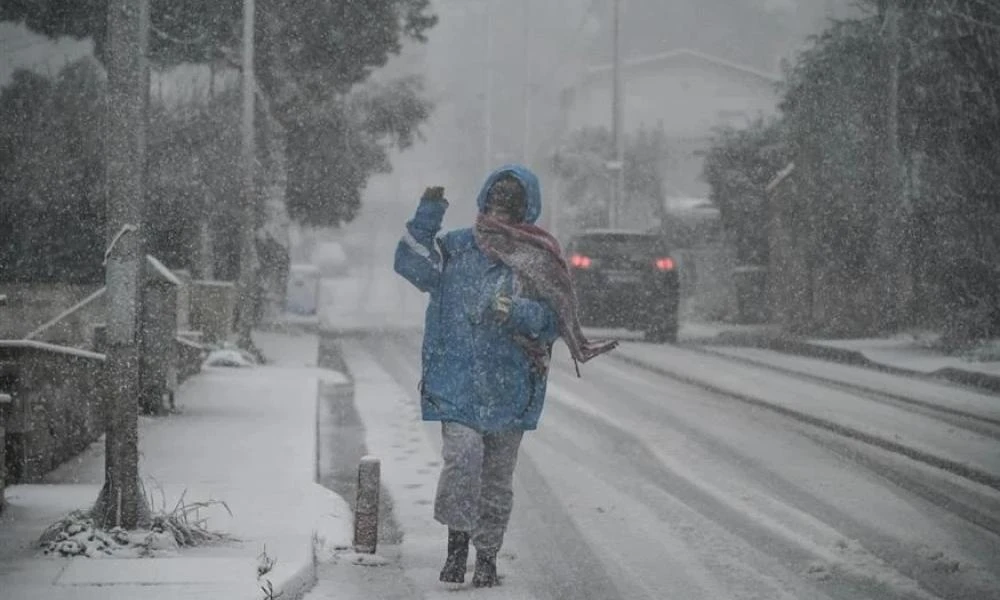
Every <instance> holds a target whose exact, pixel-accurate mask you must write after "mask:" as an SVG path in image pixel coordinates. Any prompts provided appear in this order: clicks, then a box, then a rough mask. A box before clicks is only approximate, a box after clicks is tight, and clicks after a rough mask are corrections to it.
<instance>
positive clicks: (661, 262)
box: [656, 256, 676, 271]
mask: <svg viewBox="0 0 1000 600" xmlns="http://www.w3.org/2000/svg"><path fill="white" fill-rule="evenodd" d="M675 266H676V265H675V264H674V259H672V258H670V257H669V256H667V257H665V258H658V259H656V268H657V269H659V270H661V271H673V270H674V267H675Z"/></svg>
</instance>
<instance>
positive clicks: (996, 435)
mask: <svg viewBox="0 0 1000 600" xmlns="http://www.w3.org/2000/svg"><path fill="white" fill-rule="evenodd" d="M685 349H686V350H689V351H691V352H697V353H700V354H704V355H706V356H712V357H715V358H721V359H723V360H729V361H732V362H734V363H739V364H743V365H750V366H753V367H759V368H762V369H768V370H771V371H775V372H778V373H782V374H783V375H786V376H788V377H793V378H797V379H801V380H803V381H812V382H816V383H821V384H823V385H827V386H830V387H833V388H838V389H841V390H846V391H848V392H851V393H853V394H855V395H858V396H862V397H864V398H867V399H869V400H871V401H873V402H881V403H883V404H890V405H892V406H895V407H898V408H902V409H904V410H909V411H911V412H916V413H918V414H922V415H929V416H932V417H934V418H937V419H940V420H942V421H944V422H946V423H949V424H951V425H955V426H958V427H962V428H966V429H969V430H970V431H974V432H976V433H979V434H980V435H985V436H988V437H991V438H993V439H996V440H1000V418H995V417H992V416H989V415H985V414H981V413H976V412H972V411H970V410H964V409H959V408H954V407H951V406H946V405H943V404H941V403H937V402H933V401H929V400H924V399H920V398H913V397H910V396H906V395H903V394H899V393H894V392H888V391H885V390H879V389H875V388H873V387H869V386H867V385H860V384H858V383H853V382H849V381H844V380H842V379H835V378H833V377H827V376H823V375H818V374H816V373H810V372H806V371H805V370H800V369H796V368H792V367H790V366H783V365H780V364H778V363H777V362H770V361H767V360H762V359H760V358H755V357H754V356H753V355H750V356H744V355H741V354H739V352H742V351H743V350H744V349H742V348H737V349H729V348H712V347H705V346H686V347H685ZM752 350H754V349H751V351H752ZM813 360H816V359H813ZM841 366H843V365H841ZM853 368H854V369H862V368H864V367H853ZM880 375H881V374H880ZM892 377H899V376H898V375H892ZM921 383H923V382H922V381H921ZM927 385H941V384H940V383H938V382H928V383H927ZM955 390H961V391H963V392H966V390H964V389H963V388H959V387H955V388H954V389H953V390H952V391H953V392H954V391H955ZM966 393H971V392H966ZM981 395H985V394H981ZM996 403H997V404H998V405H1000V398H998V399H996Z"/></svg>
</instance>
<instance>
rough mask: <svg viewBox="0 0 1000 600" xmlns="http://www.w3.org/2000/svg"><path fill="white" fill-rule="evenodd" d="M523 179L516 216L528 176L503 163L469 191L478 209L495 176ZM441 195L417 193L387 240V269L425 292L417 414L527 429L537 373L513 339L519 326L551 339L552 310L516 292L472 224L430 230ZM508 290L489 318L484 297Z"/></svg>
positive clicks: (442, 205) (534, 186)
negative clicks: (498, 312)
mask: <svg viewBox="0 0 1000 600" xmlns="http://www.w3.org/2000/svg"><path fill="white" fill-rule="evenodd" d="M504 175H513V176H514V177H516V178H517V179H518V180H519V181H520V182H521V184H522V185H523V186H524V189H525V191H526V199H527V211H526V213H525V220H526V221H528V222H529V223H534V222H535V221H536V220H538V217H539V216H540V215H541V212H542V199H541V190H540V186H539V183H538V178H537V177H536V176H535V174H534V173H532V172H531V171H530V170H528V169H527V168H525V167H523V166H520V165H508V166H504V167H501V168H499V169H497V170H496V171H494V172H493V173H492V174H490V176H489V177H488V178H487V179H486V182H485V183H484V184H483V187H482V189H481V190H480V192H479V197H478V199H477V202H478V205H479V211H480V212H485V210H486V202H487V192H488V190H489V188H490V187H491V186H492V185H493V183H494V182H496V181H497V180H498V179H499V178H500V177H502V176H504ZM446 208H447V202H444V201H441V200H432V199H428V198H422V199H421V200H420V205H419V206H418V208H417V212H416V215H414V217H413V219H412V220H410V221H409V222H408V223H407V224H406V233H405V234H404V235H403V239H401V240H400V242H399V245H398V246H397V247H396V258H395V269H396V272H397V273H399V274H400V275H402V276H403V277H405V278H406V279H407V280H408V281H410V282H411V283H413V285H415V286H416V287H417V288H419V289H420V290H421V291H424V292H428V293H429V294H430V303H429V304H428V306H427V316H426V320H425V326H424V341H423V349H422V354H423V356H422V358H423V373H422V380H421V382H420V392H421V393H420V398H421V410H422V412H423V418H424V420H426V421H454V422H458V423H461V424H463V425H466V426H468V427H471V428H473V429H476V430H477V431H481V432H496V431H507V430H531V429H535V428H536V427H537V426H538V419H539V417H540V416H541V413H542V405H543V402H544V399H545V386H546V379H547V373H535V372H534V371H533V370H532V368H531V361H530V359H529V358H528V355H527V354H526V353H525V351H524V350H523V349H522V348H521V346H519V345H518V344H517V342H516V341H515V340H514V336H515V335H523V336H527V337H529V338H532V339H536V340H539V341H542V342H543V343H546V344H549V345H551V344H552V342H554V341H555V340H556V338H557V337H558V335H559V325H558V320H557V317H556V314H555V312H554V311H553V310H552V309H551V308H550V307H549V306H548V305H547V304H545V303H544V302H542V301H537V300H532V299H528V298H524V297H521V296H519V295H518V290H519V287H520V286H519V285H518V283H517V281H516V277H515V275H514V273H513V272H512V271H511V269H510V268H509V267H507V266H506V265H504V264H503V263H500V262H497V261H494V260H493V259H491V258H489V257H487V256H486V255H485V254H484V253H483V252H482V251H481V250H480V249H479V247H478V246H477V245H476V238H475V233H474V231H473V229H472V228H465V229H458V230H455V231H450V232H448V233H446V234H444V235H442V236H438V232H439V231H440V229H441V221H442V219H443V218H444V212H445V209H446ZM500 293H505V294H507V295H510V296H511V297H512V299H513V304H512V307H511V311H510V316H509V317H508V318H507V319H506V320H503V321H499V320H497V319H496V318H495V316H494V312H493V308H492V307H493V301H494V299H495V298H496V296H497V295H498V294H500Z"/></svg>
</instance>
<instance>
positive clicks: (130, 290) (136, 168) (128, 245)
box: [92, 0, 150, 529]
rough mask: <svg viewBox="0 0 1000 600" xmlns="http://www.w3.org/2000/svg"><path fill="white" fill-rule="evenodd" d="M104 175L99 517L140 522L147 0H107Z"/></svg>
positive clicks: (131, 524) (108, 523) (106, 523)
mask: <svg viewBox="0 0 1000 600" xmlns="http://www.w3.org/2000/svg"><path fill="white" fill-rule="evenodd" d="M107 18H108V29H107V56H106V61H105V64H106V66H107V78H108V79H107V90H108V92H107V93H108V102H107V108H106V111H107V113H106V115H107V117H106V122H105V148H106V154H105V169H106V171H105V176H106V186H107V187H106V190H107V199H106V203H107V233H108V246H107V250H106V251H105V257H104V259H105V271H104V273H105V286H106V289H107V292H106V297H107V325H106V329H105V344H104V352H105V362H104V373H103V375H104V377H103V380H102V384H103V390H102V391H103V398H104V407H103V408H104V420H105V457H104V487H102V488H101V492H100V495H99V496H98V498H97V502H96V504H95V506H94V509H93V511H92V512H93V517H94V519H95V521H97V522H98V523H99V524H100V525H101V526H103V527H106V528H111V527H123V528H125V529H135V528H136V527H137V525H138V524H139V520H140V518H141V517H142V516H143V515H144V513H145V500H144V498H143V494H142V491H141V487H140V483H139V432H138V418H139V404H138V396H139V358H140V352H139V343H138V335H137V330H138V320H139V314H140V305H141V300H142V299H141V296H140V290H141V283H142V266H143V260H142V258H143V248H142V246H143V244H142V236H143V232H142V230H141V225H142V202H143V197H144V192H145V182H144V181H143V179H144V177H143V174H144V170H145V166H144V165H145V154H146V111H147V109H148V106H149V87H150V86H149V84H150V81H149V64H148V62H147V58H146V48H147V46H148V41H149V2H148V0H112V1H111V2H109V3H108V15H107Z"/></svg>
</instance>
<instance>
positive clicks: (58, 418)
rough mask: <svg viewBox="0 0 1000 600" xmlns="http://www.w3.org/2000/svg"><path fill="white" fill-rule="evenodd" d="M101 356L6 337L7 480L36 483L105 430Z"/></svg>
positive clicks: (0, 359) (1, 364)
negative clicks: (9, 401) (9, 398)
mask: <svg viewBox="0 0 1000 600" xmlns="http://www.w3.org/2000/svg"><path fill="white" fill-rule="evenodd" d="M103 370H104V357H103V355H100V354H95V353H92V352H85V351H80V350H74V349H68V348H62V347H58V346H51V345H47V344H42V343H38V342H24V341H13V342H11V341H0V389H2V390H3V392H5V393H9V394H10V395H11V396H12V398H13V403H12V405H11V406H10V407H9V408H8V409H7V410H5V411H4V412H3V419H4V422H3V427H4V429H5V430H6V431H5V433H6V438H7V439H6V447H7V456H6V457H5V458H6V460H5V465H6V468H7V481H8V482H11V483H18V482H36V481H38V480H39V479H40V478H41V477H42V476H43V475H44V474H45V473H47V472H49V471H50V470H52V469H53V468H55V467H56V466H58V465H59V464H61V463H62V462H64V461H66V460H67V459H69V458H71V457H73V456H75V455H76V454H78V453H79V452H80V451H82V450H83V449H84V448H86V447H87V445H89V444H90V443H92V442H93V441H95V440H96V439H97V438H98V437H100V435H101V433H103V429H104V427H103V421H102V415H101V394H100V391H99V387H98V386H99V382H100V378H101V375H102V373H103Z"/></svg>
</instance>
